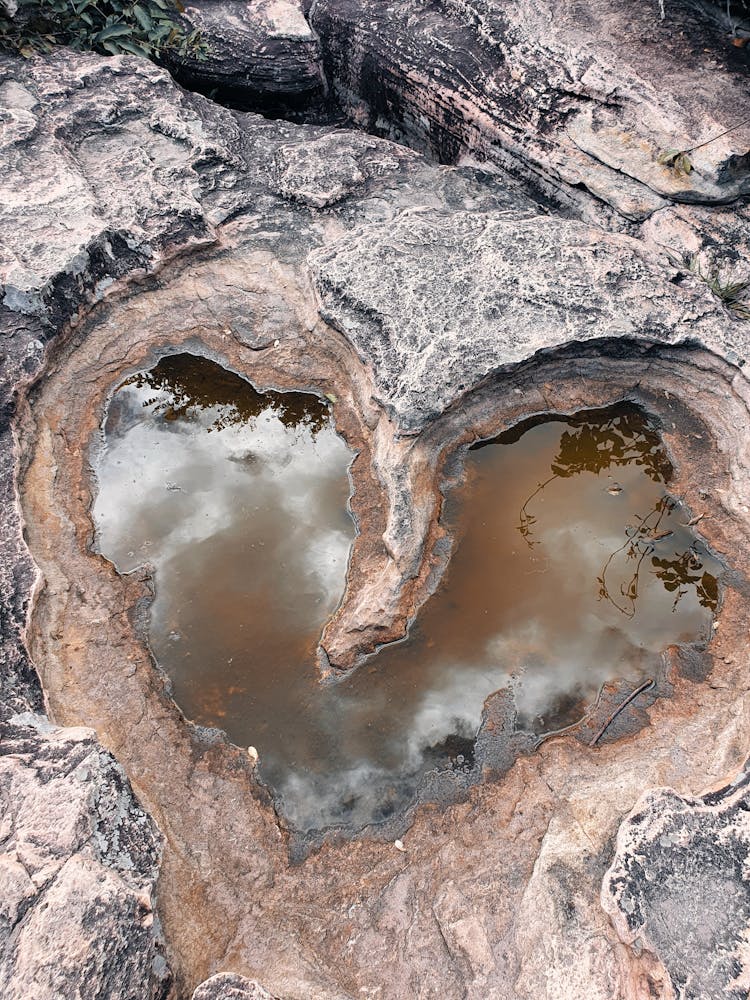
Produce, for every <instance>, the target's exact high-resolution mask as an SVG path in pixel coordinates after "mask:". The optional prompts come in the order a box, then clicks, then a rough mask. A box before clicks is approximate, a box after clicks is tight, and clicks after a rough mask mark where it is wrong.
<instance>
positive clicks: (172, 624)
mask: <svg viewBox="0 0 750 1000" xmlns="http://www.w3.org/2000/svg"><path fill="white" fill-rule="evenodd" d="M350 460H351V452H349V450H348V449H347V447H346V446H345V444H344V443H343V441H342V440H341V439H340V438H339V437H338V436H337V435H336V433H335V429H334V427H333V423H332V420H331V417H330V414H329V411H328V408H327V406H326V405H325V403H324V402H322V401H321V400H319V399H318V398H317V397H315V396H312V395H306V394H302V393H284V394H279V393H257V392H256V391H255V390H254V389H253V388H252V387H251V386H250V385H249V383H247V382H245V381H244V380H242V379H240V378H239V377H238V376H236V375H232V374H230V373H228V372H226V371H224V370H223V369H221V368H220V367H219V366H217V365H215V364H213V363H212V362H209V361H206V360H203V359H198V358H194V357H192V356H190V355H177V356H174V357H171V358H166V359H163V360H162V361H161V362H160V363H159V364H158V365H157V366H156V367H155V368H154V369H153V370H152V371H151V372H147V373H141V374H139V375H138V376H136V377H135V378H133V379H131V380H129V381H128V382H127V383H125V384H124V385H123V386H122V387H121V388H120V389H119V390H118V391H117V392H116V393H115V395H114V397H113V400H112V402H111V405H110V408H109V412H108V416H107V422H106V427H105V446H104V447H103V449H102V451H101V453H100V455H99V456H98V458H97V462H96V474H97V477H98V481H99V493H98V497H97V499H96V502H95V506H94V511H93V513H94V519H95V522H96V525H97V538H98V547H99V549H100V551H101V552H102V553H103V554H104V555H106V556H107V557H108V558H110V559H112V561H113V562H114V563H115V565H116V566H117V567H118V569H119V570H120V571H122V572H126V571H128V570H131V569H133V568H135V567H136V566H138V565H141V564H142V563H144V562H149V563H151V564H152V565H153V566H154V567H155V570H156V583H157V592H156V598H155V601H154V604H153V606H152V610H151V625H150V632H149V636H150V642H151V646H152V648H153V651H154V655H155V656H156V658H157V660H158V661H159V663H160V664H161V665H162V667H163V668H164V670H165V672H166V673H167V674H168V676H169V677H170V678H171V681H172V683H173V694H174V697H175V700H176V701H177V703H178V704H179V705H180V707H181V708H182V709H183V711H184V712H185V714H186V715H187V716H188V717H189V718H191V719H193V720H194V721H196V722H198V723H201V724H204V725H216V726H220V727H221V728H223V729H225V730H226V732H227V733H228V735H229V737H230V738H231V739H232V740H234V741H235V742H236V743H238V744H240V745H245V746H247V745H253V746H255V747H257V749H258V751H259V753H260V765H259V766H260V773H261V776H262V777H263V778H264V780H265V781H266V782H267V783H268V784H269V785H270V786H271V787H272V788H273V789H274V790H275V793H276V795H277V798H278V800H279V801H280V803H281V804H282V811H283V812H284V814H285V815H286V817H287V819H288V820H289V822H290V823H291V824H292V825H293V826H295V827H297V828H298V829H302V830H312V829H317V828H322V827H325V826H328V825H332V824H339V823H345V824H350V825H351V826H353V827H361V826H363V825H365V824H366V823H369V822H378V821H381V820H383V819H385V818H387V817H388V816H390V815H392V814H393V813H394V812H396V811H397V810H399V809H401V808H402V807H403V806H405V805H406V804H407V803H408V801H409V800H410V799H411V797H412V796H413V794H414V792H415V789H416V787H417V785H418V784H419V781H420V779H421V777H422V775H423V774H424V773H425V772H426V771H427V770H429V769H433V768H436V767H437V768H452V769H461V770H468V769H470V767H471V765H472V749H473V738H474V736H475V734H476V731H477V727H478V725H479V721H480V716H481V710H482V705H483V702H484V700H485V698H486V697H487V696H488V695H489V694H490V693H492V692H493V691H496V690H498V689H500V688H505V687H510V688H511V690H512V691H513V693H514V697H515V702H516V705H517V709H518V727H519V728H524V729H527V730H531V731H534V732H538V733H543V732H549V731H552V730H556V729H558V728H560V727H562V726H564V725H566V724H569V723H571V722H573V721H575V719H577V718H579V717H580V716H581V715H583V713H584V712H585V709H586V705H587V704H590V703H591V702H592V701H593V700H594V699H595V698H596V695H597V693H598V691H599V688H600V686H601V684H602V683H603V682H605V681H607V680H609V679H612V678H617V677H625V678H628V680H629V681H632V682H633V683H634V684H635V683H638V682H639V681H641V680H643V679H644V678H647V677H650V676H652V675H653V674H654V672H655V671H656V669H657V667H658V663H659V653H660V651H661V650H663V649H664V648H665V647H666V646H667V645H669V644H671V643H675V642H690V641H696V640H706V639H707V638H708V636H709V634H710V630H711V620H712V612H713V611H715V609H716V605H717V601H718V584H717V577H718V575H719V573H720V571H721V566H720V564H719V563H718V561H717V560H716V559H714V558H713V557H712V556H711V555H710V554H709V553H707V551H706V549H705V547H704V545H703V544H702V542H701V541H700V539H699V538H698V536H697V535H696V533H695V529H694V528H691V527H690V526H689V525H687V524H686V523H685V522H686V521H687V520H688V517H687V514H686V513H685V511H684V510H683V509H681V508H680V507H679V506H678V505H676V504H675V503H674V502H673V501H672V500H671V499H670V498H669V497H668V496H667V495H666V492H665V484H666V483H667V482H668V480H669V478H670V475H671V468H670V465H669V462H668V459H667V457H666V455H665V453H664V450H663V448H662V446H661V443H660V440H659V437H658V435H657V433H656V431H655V429H654V428H653V426H651V425H650V424H649V422H648V420H647V418H645V417H644V416H643V415H642V414H641V413H640V411H638V410H636V409H635V408H634V407H620V408H617V409H614V410H612V409H610V410H607V411H600V412H591V413H588V414H584V415H582V416H581V417H579V418H575V419H572V420H558V419H547V420H545V421H544V422H541V423H537V424H536V425H534V426H527V427H526V428H523V429H520V430H516V431H514V432H512V433H510V434H506V435H504V436H501V437H500V438H498V439H496V440H495V441H493V442H486V443H484V444H483V445H482V446H480V447H477V448H475V449H473V450H472V451H471V452H470V453H469V455H468V457H467V482H466V484H465V486H464V487H462V488H461V489H460V490H458V491H456V493H455V495H453V496H452V497H451V499H450V500H449V502H448V503H447V504H446V512H445V517H446V520H447V522H448V523H450V524H451V525H452V526H453V527H454V530H455V532H456V538H457V544H456V548H455V551H454V554H453V557H452V559H451V562H450V566H449V568H448V572H447V574H446V576H445V579H444V581H443V583H442V584H441V586H440V588H439V589H438V591H437V592H436V593H435V594H434V595H433V597H432V598H431V599H430V600H429V601H428V602H427V604H426V605H425V606H424V607H423V609H422V611H421V612H420V615H419V617H418V619H417V621H416V622H415V623H414V624H413V626H412V628H411V631H410V635H409V637H408V639H406V640H405V641H403V642H401V643H398V644H396V645H392V646H389V647H386V648H384V649H382V650H381V651H380V652H379V653H378V654H377V655H376V656H375V657H374V658H372V659H371V660H370V661H369V662H368V663H367V664H365V665H364V666H363V667H362V668H361V669H360V670H358V671H357V672H355V673H354V674H353V675H352V676H350V677H349V678H347V679H346V680H344V681H342V682H340V683H338V684H336V685H333V686H330V685H329V686H325V687H323V686H321V685H320V684H319V683H318V680H317V669H316V666H315V648H316V644H317V641H318V637H319V635H320V632H321V629H322V626H323V624H324V623H325V620H326V619H327V617H328V616H329V615H330V613H331V612H332V611H333V610H334V608H335V607H336V605H337V603H338V602H339V600H340V598H341V595H342V593H343V589H344V580H345V573H346V564H347V558H348V551H349V546H350V544H351V541H352V538H353V535H354V528H353V524H352V521H351V518H350V516H349V515H348V513H347V497H348V493H349V484H348V479H347V474H346V470H347V466H348V463H349V461H350Z"/></svg>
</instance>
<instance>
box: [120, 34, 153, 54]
mask: <svg viewBox="0 0 750 1000" xmlns="http://www.w3.org/2000/svg"><path fill="white" fill-rule="evenodd" d="M115 44H116V45H118V46H119V47H120V49H121V50H122V51H123V52H128V53H129V54H130V55H131V56H142V57H143V58H144V59H148V57H149V54H150V53H149V51H148V49H146V48H144V46H143V44H141V43H140V42H136V41H133V40H132V39H129V38H118V39H117V42H116V43H115Z"/></svg>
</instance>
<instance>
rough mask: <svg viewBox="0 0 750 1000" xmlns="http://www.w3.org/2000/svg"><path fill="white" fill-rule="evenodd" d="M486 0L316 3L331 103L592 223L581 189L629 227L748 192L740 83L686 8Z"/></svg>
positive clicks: (722, 39) (726, 52)
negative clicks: (501, 175) (662, 156)
mask: <svg viewBox="0 0 750 1000" xmlns="http://www.w3.org/2000/svg"><path fill="white" fill-rule="evenodd" d="M665 10H666V13H667V16H666V17H665V19H664V20H661V19H660V18H659V12H658V8H657V5H656V4H653V5H652V4H632V3H630V2H629V0H590V2H587V3H585V4H563V5H560V4H559V3H556V2H554V0H535V2H533V3H527V4H523V5H508V4H503V3H499V2H496V0H466V2H460V3H452V2H445V3H443V2H438V3H429V4H428V3H426V2H425V0H408V2H406V3H401V4H398V5H397V6H393V5H391V6H384V5H383V4H381V3H379V2H377V0H319V2H318V3H316V4H315V5H314V8H313V11H312V24H313V27H314V28H315V30H316V31H318V33H319V34H320V36H321V39H322V41H323V47H324V54H325V65H326V70H327V73H328V75H329V79H330V80H331V82H332V86H333V88H334V90H335V93H336V95H337V97H338V99H339V100H340V101H341V103H342V105H343V106H344V108H345V109H346V110H347V112H348V113H349V114H350V115H351V116H352V117H353V118H354V119H355V120H357V121H358V122H359V123H360V124H362V125H363V126H365V127H366V128H368V129H370V130H372V129H374V130H380V132H381V134H388V135H391V136H393V137H395V138H399V139H401V138H403V139H405V140H406V141H407V142H408V143H409V144H412V145H414V146H415V147H416V148H419V149H427V150H429V151H430V152H431V153H432V154H433V155H436V156H438V157H439V158H440V159H441V161H443V162H455V161H456V159H458V158H459V157H461V156H466V155H469V156H472V157H478V158H480V159H483V160H487V161H489V162H492V163H495V164H497V165H498V166H499V167H502V168H504V169H506V170H508V171H510V172H511V173H512V174H514V175H515V176H517V177H525V178H526V181H527V182H529V181H530V182H531V183H532V184H536V185H537V186H538V187H541V188H542V189H544V190H545V191H547V193H548V194H549V195H550V196H551V197H553V198H554V199H555V200H556V201H558V202H559V203H561V204H563V205H566V206H568V207H569V208H570V209H571V210H573V211H576V212H577V213H578V214H583V215H585V216H587V217H591V211H592V207H593V205H592V203H590V202H588V201H587V200H586V199H585V198H584V199H581V198H580V197H578V196H577V194H576V191H575V190H572V189H571V187H570V186H571V185H575V186H577V187H579V188H584V189H586V190H587V191H588V192H590V193H591V194H593V195H594V196H595V198H597V199H600V200H601V201H603V202H605V203H606V204H608V205H610V206H611V207H612V208H614V209H615V210H616V212H617V213H619V214H620V215H621V216H624V217H625V218H627V219H635V220H639V219H643V218H646V217H648V216H649V215H650V214H651V213H652V212H654V211H656V210H657V209H659V208H660V207H663V206H664V205H665V204H667V200H673V201H693V202H696V201H698V202H706V201H711V202H722V201H729V200H732V199H735V198H737V197H738V195H740V194H741V193H742V192H743V191H747V190H748V187H749V185H750V172H749V170H750V163H749V162H748V150H749V149H750V126H749V125H748V124H747V123H746V124H745V125H744V126H743V127H742V128H741V129H738V130H736V131H733V132H731V133H730V134H728V135H724V136H722V137H721V138H718V139H717V140H716V141H714V142H711V143H710V144H708V145H704V146H702V147H701V148H696V149H695V150H694V152H692V153H691V154H690V156H691V159H692V162H693V164H694V166H695V170H694V171H693V172H692V173H691V174H690V175H689V176H688V175H684V174H679V173H678V172H677V171H675V170H674V169H671V168H669V167H667V166H664V165H660V164H659V163H658V161H657V158H658V155H659V153H660V151H661V150H663V149H665V148H670V147H674V148H676V149H687V148H689V147H693V146H697V145H698V144H700V143H704V142H706V141H707V140H708V139H712V138H713V137H714V136H718V135H719V133H721V132H724V131H725V130H726V129H728V128H730V127H731V126H733V125H735V124H737V122H738V121H741V120H742V113H741V111H739V110H738V109H741V108H743V107H745V106H746V104H747V96H748V83H747V76H746V75H743V74H742V73H738V72H735V71H734V67H730V66H729V65H728V61H729V58H730V55H731V47H730V46H729V44H728V42H727V40H726V35H725V34H724V33H723V32H722V31H721V30H720V29H719V28H717V24H716V21H715V18H714V17H713V16H711V15H709V14H707V13H705V12H702V11H701V10H700V8H699V7H698V6H697V5H694V4H689V3H686V2H679V0H674V2H670V3H667V4H666V6H665Z"/></svg>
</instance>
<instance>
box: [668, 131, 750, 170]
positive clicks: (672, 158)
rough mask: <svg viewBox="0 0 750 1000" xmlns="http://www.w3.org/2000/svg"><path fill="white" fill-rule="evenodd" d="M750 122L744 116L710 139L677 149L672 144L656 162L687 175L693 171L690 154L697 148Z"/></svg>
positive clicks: (708, 144) (701, 147) (707, 144)
mask: <svg viewBox="0 0 750 1000" xmlns="http://www.w3.org/2000/svg"><path fill="white" fill-rule="evenodd" d="M747 124H750V118H743V119H742V121H740V122H737V123H736V124H735V125H731V126H730V127H729V128H725V129H724V131H723V132H719V133H718V134H717V135H712V136H711V138H710V139H706V141H705V142H698V143H696V144H695V145H694V146H688V147H687V148H686V149H675V148H674V147H672V146H670V147H669V148H668V149H662V150H661V151H660V152H659V153H658V154H657V157H656V162H657V163H659V164H661V166H663V167H671V169H672V170H674V172H675V173H676V174H677V176H678V177H679V176H682V175H684V176H687V175H688V174H690V173H692V171H693V169H694V168H693V161H692V160H691V159H690V154H691V153H694V152H695V151H696V149H703V147H704V146H710V144H711V143H712V142H716V140H717V139H721V138H723V137H724V136H725V135H729V133H730V132H736V131H737V129H738V128H742V127H743V125H747Z"/></svg>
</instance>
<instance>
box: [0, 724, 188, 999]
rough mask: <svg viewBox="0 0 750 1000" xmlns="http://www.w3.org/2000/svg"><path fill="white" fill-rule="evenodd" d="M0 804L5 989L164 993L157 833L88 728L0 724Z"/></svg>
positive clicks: (0, 962) (43, 993)
mask: <svg viewBox="0 0 750 1000" xmlns="http://www.w3.org/2000/svg"><path fill="white" fill-rule="evenodd" d="M0 801H1V802H2V815H1V816H0V841H1V844H0V846H1V848H2V853H1V855H0V882H1V883H2V892H0V897H2V907H1V909H0V993H2V996H3V997H7V1000H28V998H29V997H32V996H33V997H34V998H35V1000H59V998H60V997H74V996H75V997H80V998H81V1000H98V998H104V997H111V998H113V1000H114V998H115V997H118V998H122V1000H157V998H161V997H166V995H167V993H168V991H169V974H168V970H167V965H166V961H165V959H164V953H163V946H162V941H161V935H160V931H159V924H158V921H157V920H156V919H155V915H154V898H153V897H154V887H155V884H156V878H157V875H158V869H159V859H160V855H161V844H160V839H159V837H158V834H157V832H156V830H155V828H154V826H153V824H152V822H151V821H150V819H149V818H148V816H146V814H145V813H144V812H143V810H142V809H141V808H140V807H139V806H138V804H137V803H136V801H135V799H134V798H133V794H132V792H131V790H130V786H129V784H128V781H127V779H126V778H125V775H124V774H123V772H122V769H121V768H120V767H119V766H118V765H117V764H116V763H115V761H114V760H113V759H112V757H111V756H110V755H109V754H107V753H105V752H104V751H103V750H102V749H101V747H100V746H99V745H98V743H97V742H96V739H95V737H94V734H93V732H92V731H91V730H87V729H57V728H54V727H52V726H50V725H49V724H48V723H46V722H45V721H44V720H43V719H42V718H40V717H39V716H31V715H27V716H18V717H17V718H16V720H14V721H13V722H11V723H10V724H8V723H6V724H4V726H3V731H2V739H1V740H0Z"/></svg>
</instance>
